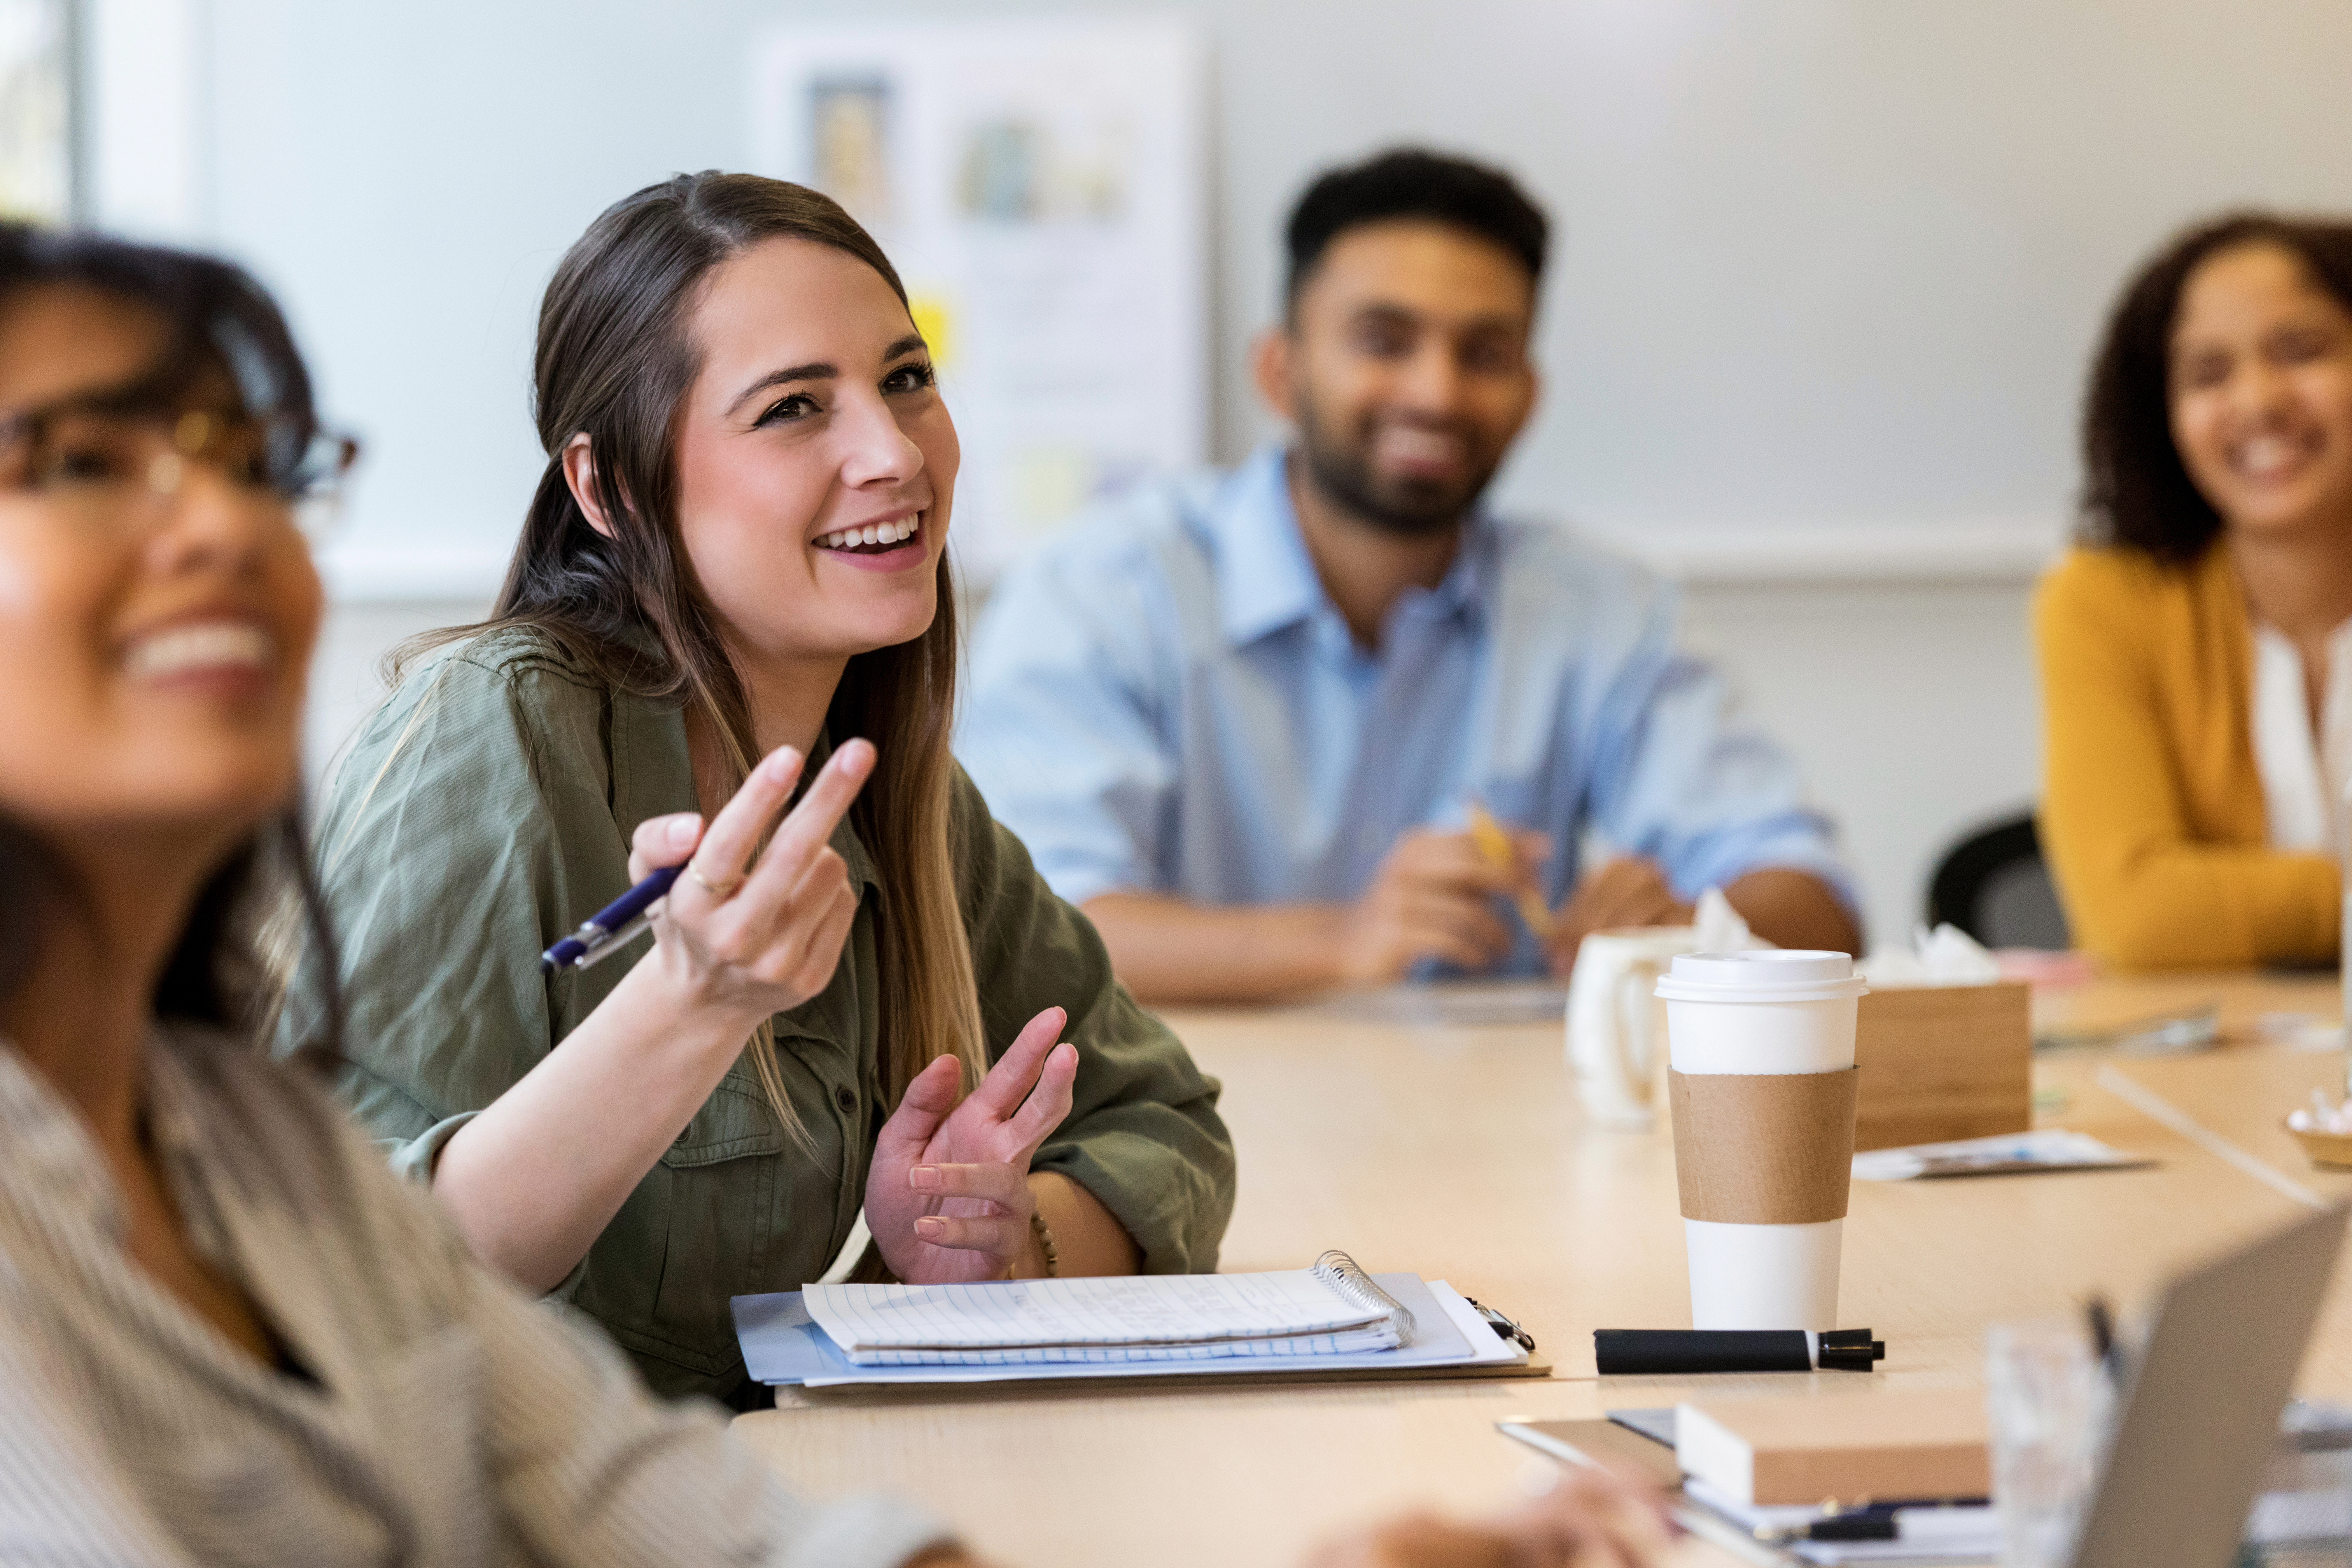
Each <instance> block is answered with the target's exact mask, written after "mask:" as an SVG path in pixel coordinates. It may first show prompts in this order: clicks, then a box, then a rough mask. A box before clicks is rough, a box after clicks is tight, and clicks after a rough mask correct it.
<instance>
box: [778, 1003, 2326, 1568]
mask: <svg viewBox="0 0 2352 1568" xmlns="http://www.w3.org/2000/svg"><path fill="white" fill-rule="evenodd" d="M2208 1000H2210V1001H2214V1002H2218V1003H2219V1004H2220V1005H2221V1023H2222V1027H2223V1030H2224V1040H2223V1043H2222V1045H2221V1047H2219V1048H2217V1049H2214V1050H2210V1051H2208V1052H2205V1053H2202V1054H2199V1055H2193V1056H2184V1057H2175V1058H2130V1057H2118V1056H2116V1055H2114V1054H2113V1053H2111V1052H2105V1051H2099V1050H2095V1049H2085V1050H2080V1051H2066V1052H2057V1053H2047V1054H2044V1055H2043V1056H2042V1058H2039V1059H2038V1060H2037V1062H2036V1064H2035V1069H2034V1082H2035V1086H2036V1090H2037V1100H2038V1114H2037V1118H2036V1120H2037V1122H2038V1123H2041V1124H2045V1125H2061V1126H2065V1127H2069V1128H2074V1129H2077V1130H2080V1131H2086V1132H2090V1133H2093V1134H2095V1135H2096V1136H2098V1137H2100V1138H2103V1139H2105V1140H2106V1141H2107V1142H2110V1143H2113V1144H2115V1145H2116V1146H2117V1147H2119V1148H2125V1149H2129V1150H2133V1151H2137V1152H2145V1153H2147V1154H2150V1155H2153V1156H2155V1157H2156V1158H2157V1159H2158V1160H2159V1161H2160V1162H2161V1163H2160V1164H2159V1165H2158V1166H2157V1167H2155V1168H2153V1169H2148V1170H2141V1171H2128V1172H2103V1173H2074V1174H2049V1175H2039V1176H2018V1177H2004V1178H1997V1179H1985V1180H1979V1181H1961V1182H1941V1183H1937V1182H1912V1183H1899V1184H1871V1183H1857V1184H1855V1185H1854V1189H1853V1208H1852V1212H1851V1214H1850V1215H1849V1217H1848V1220H1847V1224H1846V1237H1845V1258H1844V1268H1843V1282H1842V1290H1841V1300H1842V1306H1843V1313H1842V1316H1843V1320H1844V1322H1845V1323H1846V1324H1847V1325H1848V1326H1851V1327H1864V1326H1866V1327H1869V1328H1871V1329H1874V1330H1876V1331H1878V1332H1879V1333H1880V1334H1881V1335H1882V1336H1883V1337H1884V1338H1885V1340H1886V1341H1887V1344H1888V1352H1887V1359H1886V1361H1885V1363H1882V1370H1881V1372H1880V1373H1878V1374H1877V1375H1875V1376H1872V1377H1864V1376H1862V1375H1858V1374H1854V1373H1819V1374H1811V1375H1801V1374H1783V1375H1779V1376H1769V1377H1751V1378H1726V1377H1717V1378H1709V1379H1706V1380H1705V1386H1706V1389H1707V1390H1708V1391H1710V1392H1713V1393H1715V1394H1724V1393H1728V1392H1734V1391H1754V1392H1764V1391H1768V1390H1794V1389H1797V1388H1800V1387H1803V1386H1806V1385H1811V1387H1812V1388H1814V1389H1815V1390H1816V1391H1817V1392H1819V1393H1820V1394H1824V1395H1841V1396H1848V1397H1851V1396H1853V1395H1857V1394H1866V1393H1867V1392H1868V1390H1870V1389H1871V1388H1873V1387H1891V1388H1932V1387H1951V1386H1973V1385H1975V1384H1977V1383H1978V1381H1979V1347H1980V1344H1981V1342H1982V1336H1983V1333H1984V1329H1985V1326H1986V1325H1987V1324H1988V1323H1990V1322H1993V1321H1999V1320H2002V1319H2014V1318H2022V1317H2032V1316H2036V1315H2040V1314H2044V1313H2049V1312H2053V1311H2070V1310H2075V1304H2076V1303H2078V1302H2079V1301H2080V1300H2082V1298H2083V1297H2084V1295H2086V1294H2087V1293H2088V1292H2090V1291H2092V1290H2094V1289H2099V1290H2105V1291H2106V1292H2108V1293H2109V1294H2110V1295H2112V1296H2115V1297H2116V1298H2117V1299H2119V1300H2125V1301H2131V1300H2137V1299H2140V1298H2141V1297H2142V1294H2143V1293H2144V1292H2146V1291H2147V1290H2149V1289H2152V1288H2154V1287H2155V1286H2157V1285H2158V1283H2159V1282H2160V1281H2161V1280H2162V1279H2163V1278H2164V1277H2165V1276H2166V1275H2167V1274H2168V1272H2169V1271H2170V1270H2172V1269H2173V1268H2176V1267H2178V1266H2179V1265H2181V1264H2184V1263H2186V1262H2189V1261H2190V1260H2193V1259H2196V1258H2200V1257H2201V1256H2204V1255H2207V1254H2210V1253H2212V1252H2214V1251H2217V1250H2219V1249H2221V1248H2222V1247H2225V1246H2227V1245H2229V1244H2230V1243H2231V1242H2233V1241H2235V1240H2237V1239H2238V1238H2240V1237H2245V1236H2247V1235H2249V1234H2252V1233H2253V1232H2255V1231H2257V1230H2259V1229H2261V1228H2263V1227H2266V1226H2273V1225H2277V1224H2281V1223H2284V1222H2285V1221H2287V1220H2288V1219H2290V1218H2292V1217H2294V1215H2298V1214H2301V1213H2305V1212H2307V1205H2315V1204H2320V1203H2325V1202H2337V1201H2343V1200H2345V1199H2347V1198H2352V1174H2335V1173H2326V1172H2321V1171H2316V1170H2314V1169H2313V1168H2312V1167H2311V1166H2310V1165H2309V1163H2307V1162H2306V1161H2305V1159H2304V1158H2303V1155H2302V1153H2301V1152H2300V1151H2299V1150H2298V1149H2297V1148H2296V1146H2295V1145H2294V1142H2293V1141H2292V1140H2291V1139H2290V1138H2289V1137H2288V1136H2287V1134H2286V1133H2285V1132H2284V1131H2283V1130H2282V1129H2281V1128H2280V1126H2279V1121H2280V1118H2281V1117H2282V1116H2283V1115H2284V1113H2285V1112H2286V1110H2289V1109H2290V1108H2291V1107H2293V1106H2294V1105H2296V1104H2298V1103H2301V1102H2303V1101H2305V1100H2306V1099H2307V1098H2308V1096H2309V1093H2310V1090H2311V1089H2314V1088H2324V1089H2329V1090H2331V1091H2333V1092H2335V1093H2338V1094H2340V1093H2341V1092H2342V1091H2343V1085H2344V1079H2345V1056H2344V1053H2343V1052H2342V1051H2341V1050H2340V1049H2338V1050H2326V1051H2318V1052H2313V1051H2308V1050H2301V1051H2299V1050H2297V1049H2295V1048H2294V1047H2293V1046H2292V1045H2288V1044H2280V1043H2276V1042H2275V1041H2273V1040H2271V1039H2266V1038H2265V1037H2263V1032H2264V1026H2265V1024H2266V1023H2267V1025H2268V1029H2269V1032H2270V1033H2271V1034H2272V1035H2276V1034H2279V1033H2281V1032H2283V1031H2282V1029H2281V1026H2280V1023H2279V1021H2278V1019H2277V1016H2278V1015H2282V1014H2301V1015H2313V1016H2319V1017H2322V1018H2325V1019H2326V1020H2329V1021H2332V1020H2334V1019H2335V1018H2336V1016H2338V1014H2339V1012H2340V1008H2339V1004H2338V993H2337V991H2336V982H2335V978H2334V977H2333V976H2332V975H2329V976H2313V977H2300V976H2298V977H2280V976H2255V975H2231V976H2205V977H2168V978H2166V979H2163V980H2160V981H2155V980H2151V981H2121V980H2116V981H2097V982H2093V983H2090V984H2085V985H2082V986H2078V987H2075V988H2074V989H2071V990H2065V991H2055V992H2049V993H2045V994H2042V995H2040V996H2038V997H2037V1000H2036V1005H2035V1006H2036V1020H2037V1026H2039V1027H2044V1028H2047V1027H2050V1026H2067V1027H2070V1028H2074V1027H2097V1026H2105V1025H2111V1024H2115V1023H2119V1022H2123V1021H2125V1020H2128V1019H2131V1018H2135V1017H2138V1016H2146V1015H2149V1014H2154V1013H2159V1012H2163V1011H2166V1010H2168V1009H2171V1008H2174V1007H2179V1006H2182V1005H2193V1004H2196V1003H2199V1002H2203V1001H2208ZM1417 1010H1418V1011H1420V1012H1422V1013H1424V1014H1427V1013H1430V1012H1433V1009H1429V1008H1426V1007H1425V1006H1417V1005H1416V1004H1414V1003H1412V1002H1411V1001H1409V1000H1407V1001H1402V1002H1399V1003H1397V1005H1392V1006H1390V1007H1388V1008H1386V1009H1385V1010H1384V1009H1383V1007H1382V1006H1381V1003H1380V1002H1379V1001H1378V1000H1375V999H1369V998H1367V999H1354V1000H1350V1001H1348V1002H1344V1003H1333V1004H1325V1005H1320V1006H1318V1007H1309V1008H1299V1009H1290V1010H1274V1011H1215V1012H1212V1011H1184V1012H1176V1013H1171V1015H1170V1021H1171V1023H1172V1024H1173V1025H1174V1026H1175V1027H1176V1028H1177V1030H1178V1031H1179V1032H1180V1033H1181V1035H1182V1036H1183V1037H1184V1039H1185V1041H1186V1042H1187V1044H1188V1045H1190V1047H1192V1052H1193V1054H1194V1056H1195V1057H1196V1058H1198V1059H1199V1061H1200V1063H1201V1065H1202V1068H1204V1069H1205V1070H1207V1071H1209V1072H1212V1073H1213V1074H1215V1075H1217V1076H1218V1077H1220V1078H1222V1079H1223V1080H1224V1098H1223V1101H1222V1109H1223V1113H1224V1116H1225V1119H1226V1121H1227V1123H1228V1124H1229V1125H1230V1126H1231V1128H1232V1129H1233V1132H1234V1139H1235V1141H1236V1143H1237V1145H1238V1147H1239V1150H1240V1158H1241V1197H1240V1203H1239V1206H1238V1207H1237V1209H1236V1210H1235V1212H1234V1220H1233V1226H1232V1229H1231V1230H1230V1231H1229V1232H1228V1234H1227V1236H1226V1239H1225V1245H1224V1248H1223V1256H1222V1258H1221V1259H1220V1266H1221V1267H1222V1268H1224V1269H1226V1270H1228V1271H1244V1270H1252V1269H1266V1268H1299V1267H1303V1266H1304V1265H1305V1264H1306V1263H1307V1262H1308V1261H1309V1260H1311V1259H1312V1258H1314V1257H1315V1255H1316V1254H1317V1253H1318V1252H1320V1251H1321V1250H1322V1249H1323V1248H1325V1247H1343V1248H1345V1249H1347V1250H1348V1251H1349V1252H1350V1253H1352V1254H1353V1255H1354V1256H1355V1257H1356V1258H1357V1259H1358V1260H1359V1261H1360V1262H1361V1263H1362V1264H1363V1265H1364V1266H1365V1267H1366V1268H1370V1269H1374V1270H1380V1269H1411V1270H1414V1271H1417V1272H1419V1273H1421V1274H1423V1275H1425V1276H1427V1277H1429V1278H1432V1279H1447V1280H1450V1281H1452V1282H1453V1284H1454V1286H1455V1287H1456V1288H1458V1289H1462V1290H1464V1291H1465V1292H1467V1293H1468V1294H1470V1295H1473V1296H1475V1297H1477V1298H1478V1299H1480V1300H1484V1301H1486V1302H1488V1303H1489V1304H1491V1305H1494V1306H1497V1307H1499V1308H1501V1309H1502V1310H1505V1311H1507V1312H1508V1313H1510V1314H1511V1315H1512V1316H1514V1317H1516V1318H1517V1319H1519V1320H1520V1321H1522V1322H1524V1323H1525V1324H1526V1325H1527V1326H1528V1328H1529V1329H1530V1330H1531V1331H1533V1332H1534V1334H1535V1336H1536V1338H1537V1341H1538V1344H1539V1345H1540V1347H1541V1349H1542V1351H1543V1352H1544V1353H1545V1354H1546V1355H1548V1356H1549V1358H1550V1359H1551V1360H1552V1362H1553V1363H1554V1365H1555V1372H1554V1374H1553V1377H1552V1378H1551V1379H1550V1380H1549V1381H1542V1382H1538V1381H1508V1382H1484V1383H1454V1384H1436V1383H1432V1384H1379V1385H1358V1386H1322V1387H1293V1388H1267V1389H1258V1390H1244V1389H1231V1390H1218V1391H1210V1392H1181V1393H1160V1394H1152V1393H1148V1392H1137V1391H1133V1390H1119V1391H1117V1392H1111V1393H1101V1392H1089V1393H1085V1394H1068V1393H1064V1394H1031V1395H1014V1396H1010V1397H1007V1396H1003V1395H998V1396H992V1397H981V1398H975V1397H971V1396H968V1395H960V1396H956V1397H953V1398H940V1399H937V1400H931V1401H927V1402H919V1403H904V1402H897V1401H893V1402H889V1403H877V1402H874V1401H870V1400H865V1401H856V1402H845V1401H842V1400H840V1399H839V1398H838V1396H819V1397H816V1398H804V1397H803V1398H795V1396H792V1395H789V1394H788V1395H787V1396H786V1399H787V1401H788V1403H787V1405H786V1407H783V1408H780V1409H778V1410H776V1411H773V1412H762V1413H761V1414H758V1415H747V1416H744V1417H742V1418H740V1420H739V1421H738V1422H737V1423H736V1426H735V1430H736V1432H737V1434H738V1435H739V1436H741V1437H744V1438H746V1439H748V1440H749V1441H751V1443H752V1444H753V1445H754V1446H755V1447H757V1449H758V1450H759V1451H760V1452H761V1454H762V1455H763V1456H765V1457H766V1458H767V1459H768V1460H769V1461H770V1462H771V1463H772V1464H773V1465H774V1466H775V1467H776V1468H777V1469H778V1470H779V1471H780V1472H781V1473H782V1474H783V1475H784V1476H785V1477H787V1478H788V1479H790V1480H791V1481H792V1482H793V1485H795V1486H796V1487H797V1488H799V1489H803V1491H805V1492H810V1493H814V1494H816V1495H820V1496H833V1495H837V1494H841V1493H845V1492H849V1491H856V1490H864V1489H873V1488H877V1487H880V1488H884V1489H891V1490H895V1491H898V1492H901V1493H904V1494H906V1495H909V1496H912V1497H915V1498H919V1499H920V1500H923V1501H924V1502H925V1503H927V1504H928V1505H929V1506H930V1507H931V1508H933V1509H934V1510H937V1511H938V1512H939V1513H940V1514H941V1515H942V1516H943V1517H945V1518H946V1519H948V1520H950V1521H954V1523H955V1524H956V1525H957V1526H958V1527H959V1528H960V1529H961V1531H963V1532H964V1534H965V1536H966V1538H967V1539H968V1540H970V1541H971V1542H972V1544H973V1546H974V1547H975V1548H976V1549H977V1550H978V1551H979V1552H982V1554H983V1555H985V1556H987V1557H989V1558H991V1559H992V1560H994V1561H997V1562H1001V1563H1006V1564H1008V1565H1025V1568H1064V1565H1076V1564H1097V1563H1109V1562H1117V1563H1121V1564H1123V1565H1131V1568H1150V1565H1153V1564H1161V1563H1165V1564H1171V1565H1173V1564H1180V1563H1181V1564H1216V1565H1217V1568H1255V1565H1257V1564H1291V1563H1297V1562H1299V1560H1300V1558H1301V1557H1302V1555H1303V1554H1304V1553H1305V1552H1306V1551H1307V1549H1308V1548H1309V1547H1310V1546H1311V1545H1312V1544H1313V1543H1314V1542H1317V1541H1318V1540H1320V1539H1323V1538H1325V1537H1327V1536H1328V1535H1329V1534H1330V1533H1332V1532H1333V1531H1336V1530H1338V1529H1339V1528H1342V1527H1344V1526H1347V1525H1349V1524H1353V1523H1358V1522H1362V1521H1369V1520H1370V1519H1372V1518H1373V1517H1375V1516H1378V1515H1382V1514H1387V1513H1391V1512H1394V1511H1396V1510H1400V1509H1404V1508H1410V1507H1413V1506H1418V1505H1423V1504H1433V1505H1437V1506H1441V1507H1445V1508H1452V1509H1459V1510H1481V1509H1486V1508H1491V1507H1494V1506H1496V1505H1497V1504H1501V1503H1505V1502H1507V1501H1508V1500H1510V1499H1511V1498H1512V1497H1513V1496H1514V1495H1515V1494H1516V1492H1517V1489H1519V1488H1521V1487H1536V1488H1539V1487H1540V1486H1541V1485H1542V1484H1543V1479H1544V1477H1545V1475H1546V1467H1548V1465H1549V1461H1546V1460H1543V1459H1541V1458H1538V1457H1537V1456H1534V1455H1533V1454H1532V1453H1531V1452H1530V1450H1528V1449H1527V1448H1526V1447H1522V1446H1521V1445H1518V1444H1516V1443H1513V1442H1511V1441H1509V1440H1508V1439H1507V1438H1505V1437H1503V1436H1500V1435H1499V1434H1497V1433H1496V1431H1495V1429H1494V1424H1495V1423H1496V1421H1498V1420H1502V1419H1506V1418H1509V1417H1518V1416H1525V1417H1532V1418H1537V1419H1546V1418H1550V1419H1560V1418H1570V1417H1582V1416H1597V1415H1601V1414H1602V1413H1603V1412H1605V1411H1607V1410H1610V1409H1613V1408H1624V1407H1627V1406H1638V1405H1671V1404H1673V1403H1675V1401H1676V1400H1677V1399H1680V1398H1683V1397H1686V1396H1687V1395H1688V1394H1690V1392H1691V1391H1692V1388H1693V1385H1692V1384H1690V1383H1689V1382H1687V1381H1676V1380H1669V1379H1663V1378H1612V1379H1608V1380H1606V1381H1603V1380H1601V1379H1600V1378H1598V1377H1596V1376H1595V1374H1594V1372H1593V1365H1592V1341H1591V1331H1592V1330H1593V1329H1595V1328H1621V1327H1672V1326H1675V1325H1679V1324H1685V1323H1687V1322H1688V1321H1689V1315H1688V1313H1689V1301H1688V1296H1687V1294H1686V1290H1687V1284H1686V1279H1685V1266H1684V1259H1683V1239H1682V1226H1681V1224H1680V1221H1679V1218H1678V1216H1677V1209H1676V1204H1675V1174H1674V1148H1673V1142H1672V1139H1671V1135H1670V1133H1669V1132H1668V1131H1667V1130H1666V1129H1665V1128H1664V1126H1661V1127H1660V1128H1659V1129H1658V1130H1656V1131H1653V1132H1647V1133H1643V1132H1624V1131H1609V1130H1604V1129H1601V1128H1598V1127H1588V1126H1586V1125H1584V1124H1583V1122H1582V1121H1581V1119H1580V1116H1579V1114H1578V1112H1577V1110H1576V1104H1575V1098H1574V1093H1573V1090H1572V1088H1571V1085H1570V1080H1569V1077H1568V1072H1567V1069H1566V1067H1565V1064H1564V1062H1563V1060H1562V1053H1561V1026H1560V1024H1559V1021H1558V1020H1557V1018H1553V1019H1550V1020H1548V1021H1546V1022H1544V1023H1541V1024H1536V1023H1521V1024H1504V1025H1496V1024H1484V1025H1476V1026H1470V1025H1463V1024H1458V1023H1454V1024H1449V1023H1446V1022H1444V1021H1441V1020H1438V1019H1436V1018H1434V1017H1431V1016H1423V1017H1418V1018H1417V1017H1416V1016H1415V1013H1416V1011H1417ZM2345 1286H2346V1282H2345V1278H2344V1276H2343V1275H2339V1278H2338V1279H2337V1281H2336V1288H2335V1292H2334V1294H2333V1296H2332V1298H2331V1300H2330V1302H2329V1304H2328V1307H2327V1309H2326V1311H2325V1312H2324V1314H2323V1316H2322V1319H2321V1326H2320V1329H2319V1331H2318V1334H2317V1337H2316V1339H2315V1344H2314V1348H2313V1352H2312V1353H2311V1355H2310V1356H2309V1358H2308V1359H2307V1360H2306V1362H2305V1366H2304V1371H2303V1386H2304V1389H2305V1392H2306V1393H2311V1394H2326V1395H2330V1396H2335V1397H2344V1398H2352V1317H2347V1310H2346V1308H2347V1305H2352V1296H2347V1294H2346V1293H2345ZM1699 1551H1700V1549H1694V1552H1695V1553H1697V1552H1699ZM1718 1560H1721V1561H1727V1559H1718Z"/></svg>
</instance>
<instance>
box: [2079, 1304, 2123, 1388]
mask: <svg viewBox="0 0 2352 1568" xmlns="http://www.w3.org/2000/svg"><path fill="white" fill-rule="evenodd" d="M2083 1316H2084V1317H2085V1318H2087V1319H2089V1320H2090V1324H2091V1349H2092V1350H2093V1352H2095V1353H2096V1354H2097V1356H2098V1358H2099V1368H2100V1370H2101V1371H2103V1372H2105V1373H2106V1374H2107V1381H2108V1382H2109V1383H2110V1384H2121V1383H2122V1382H2123V1374H2124V1352H2123V1347H2122V1346H2121V1345H2119V1344H2117V1343H2116V1314H2115V1310H2114V1309H2113V1308H2111V1307H2109V1306H2108V1305H2107V1299H2106V1298H2105V1296H2101V1295H2098V1294H2096V1293H2094V1294H2093V1295H2092V1297H2091V1299H2090V1300H2087V1301H2085V1302H2084V1303H2083Z"/></svg>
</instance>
